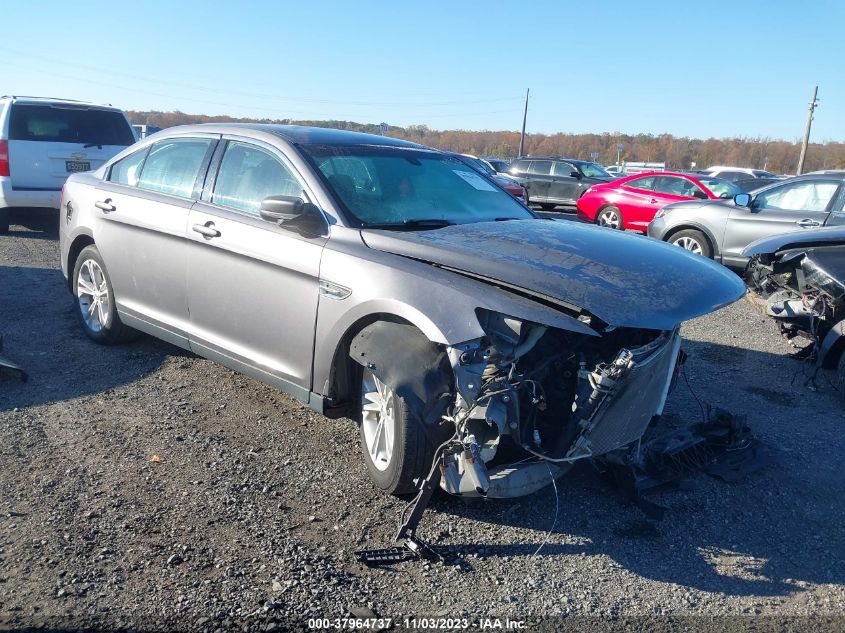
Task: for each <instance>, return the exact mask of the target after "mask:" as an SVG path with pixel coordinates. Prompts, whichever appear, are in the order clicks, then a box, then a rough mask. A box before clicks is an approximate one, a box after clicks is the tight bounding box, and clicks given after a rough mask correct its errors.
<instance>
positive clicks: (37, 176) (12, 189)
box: [0, 96, 135, 233]
mask: <svg viewBox="0 0 845 633" xmlns="http://www.w3.org/2000/svg"><path fill="white" fill-rule="evenodd" d="M134 142H135V133H134V132H133V130H132V126H131V125H130V124H129V121H128V120H127V119H126V115H124V114H123V112H122V111H121V110H119V109H118V108H113V107H111V106H101V105H94V104H91V103H83V102H81V101H70V100H57V99H43V98H38V97H8V96H7V97H0V233H2V232H5V231H8V230H9V218H8V209H9V208H11V207H26V208H52V209H58V208H59V198H60V192H61V189H62V186H63V185H64V184H65V180H66V179H67V177H68V176H69V175H70V174H72V173H74V172H77V171H89V170H92V169H97V168H98V167H100V166H101V165H102V164H103V163H105V162H106V161H107V160H108V159H109V158H111V157H112V156H114V155H115V154H117V153H118V152H119V151H121V150H123V149H124V148H125V147H127V146H129V145H132V144H133V143H134Z"/></svg>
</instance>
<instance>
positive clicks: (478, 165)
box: [455, 154, 496, 176]
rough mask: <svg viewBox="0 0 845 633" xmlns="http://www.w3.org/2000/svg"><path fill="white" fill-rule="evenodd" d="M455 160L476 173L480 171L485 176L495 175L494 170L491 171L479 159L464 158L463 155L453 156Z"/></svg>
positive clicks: (472, 157)
mask: <svg viewBox="0 0 845 633" xmlns="http://www.w3.org/2000/svg"><path fill="white" fill-rule="evenodd" d="M455 158H457V159H458V160H459V161H461V162H462V163H464V164H465V165H469V166H470V167H472V168H473V169H475V170H476V171H480V172H481V173H482V174H486V175H488V176H495V175H496V172H495V170H493V169H491V168H490V166H489V165H488V164H487V163H485V162H484V161H483V160H481V159H480V158H475V157H474V156H464V155H463V154H455Z"/></svg>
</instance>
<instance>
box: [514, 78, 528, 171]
mask: <svg viewBox="0 0 845 633" xmlns="http://www.w3.org/2000/svg"><path fill="white" fill-rule="evenodd" d="M530 91H531V88H526V89H525V112H523V113H522V135H521V136H520V137H519V156H518V157H517V158H522V148H523V147H525V120H526V119H527V118H528V93H529V92H530Z"/></svg>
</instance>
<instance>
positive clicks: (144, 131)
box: [132, 125, 161, 140]
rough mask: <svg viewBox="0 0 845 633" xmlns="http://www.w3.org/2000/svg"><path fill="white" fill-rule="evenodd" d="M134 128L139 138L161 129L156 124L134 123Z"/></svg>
mask: <svg viewBox="0 0 845 633" xmlns="http://www.w3.org/2000/svg"><path fill="white" fill-rule="evenodd" d="M132 129H134V130H135V134H137V135H138V140H141V139H142V138H146V137H148V136H149V135H150V134H155V133H156V132H160V131H161V128H160V127H157V126H155V125H133V126H132Z"/></svg>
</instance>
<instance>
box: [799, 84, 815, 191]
mask: <svg viewBox="0 0 845 633" xmlns="http://www.w3.org/2000/svg"><path fill="white" fill-rule="evenodd" d="M818 95H819V87H818V86H816V87H815V88H814V89H813V100H812V101H810V107H809V108H808V110H807V127H806V128H804V142H803V143H802V144H801V156H800V158H798V172H797V175H799V176H800V175H801V174H802V173H804V159H805V158H807V146H808V145H809V144H810V126H812V125H813V112H814V111H815V109H816V108H817V107H818V106H819V100H818V98H817V97H818Z"/></svg>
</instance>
